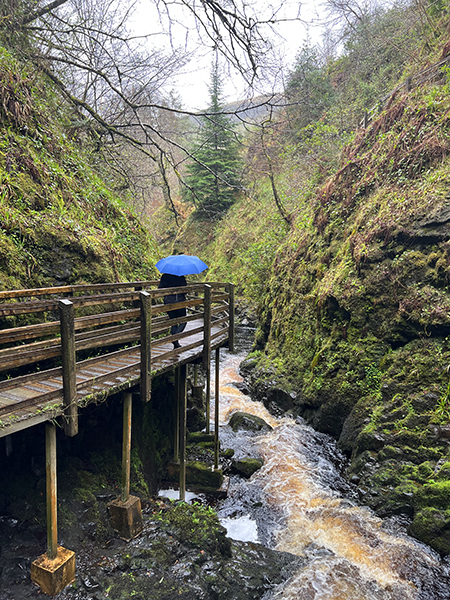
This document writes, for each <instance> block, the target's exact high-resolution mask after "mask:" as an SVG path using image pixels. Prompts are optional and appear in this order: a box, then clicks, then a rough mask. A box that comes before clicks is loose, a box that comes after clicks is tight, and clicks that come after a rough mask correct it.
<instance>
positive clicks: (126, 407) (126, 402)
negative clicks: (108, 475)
mask: <svg viewBox="0 0 450 600" xmlns="http://www.w3.org/2000/svg"><path fill="white" fill-rule="evenodd" d="M132 401H133V397H132V395H131V393H130V392H125V393H124V395H123V441H122V489H121V494H120V499H121V501H122V502H128V500H129V498H130V467H131V413H132V408H133V405H132Z"/></svg>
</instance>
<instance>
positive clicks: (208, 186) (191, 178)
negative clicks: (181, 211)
mask: <svg viewBox="0 0 450 600" xmlns="http://www.w3.org/2000/svg"><path fill="white" fill-rule="evenodd" d="M221 88H222V82H221V78H220V76H219V68H218V62H217V60H216V61H215V63H214V65H213V68H212V73H211V86H210V90H209V92H210V106H209V108H208V111H207V113H209V115H208V116H205V117H203V118H202V122H201V127H200V131H199V134H198V137H197V140H196V143H195V145H194V148H193V150H192V156H193V157H194V160H193V162H192V163H191V164H190V165H189V166H188V169H187V176H186V183H187V186H188V187H187V188H186V189H185V199H186V200H190V201H192V202H194V204H195V206H196V211H197V214H199V215H203V216H208V217H209V218H217V217H220V216H221V215H222V214H223V213H225V212H226V211H227V210H228V208H229V207H230V206H231V205H232V204H233V202H234V201H235V200H236V196H237V193H238V191H239V189H241V187H242V184H241V176H242V162H241V158H240V156H239V137H238V134H237V132H236V128H235V126H234V124H233V123H232V122H231V120H230V119H229V118H228V116H227V115H224V114H223V112H222V111H223V102H222V100H221Z"/></svg>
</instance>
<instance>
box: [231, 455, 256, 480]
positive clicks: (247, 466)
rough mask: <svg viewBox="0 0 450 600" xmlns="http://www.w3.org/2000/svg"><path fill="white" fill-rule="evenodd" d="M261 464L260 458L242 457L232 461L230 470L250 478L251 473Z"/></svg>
mask: <svg viewBox="0 0 450 600" xmlns="http://www.w3.org/2000/svg"><path fill="white" fill-rule="evenodd" d="M263 465H264V461H263V460H261V459H260V458H250V457H248V458H242V459H241V460H236V461H233V462H232V465H231V472H232V473H235V474H236V475H241V476H242V477H245V478H246V479H250V477H251V476H252V475H253V473H256V471H258V470H259V469H260V468H261V467H262V466H263Z"/></svg>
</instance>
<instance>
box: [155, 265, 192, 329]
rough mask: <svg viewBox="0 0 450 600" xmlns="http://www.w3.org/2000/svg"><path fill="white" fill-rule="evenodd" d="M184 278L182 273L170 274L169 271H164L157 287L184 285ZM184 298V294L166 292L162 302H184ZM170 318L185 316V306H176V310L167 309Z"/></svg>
mask: <svg viewBox="0 0 450 600" xmlns="http://www.w3.org/2000/svg"><path fill="white" fill-rule="evenodd" d="M186 285H187V282H186V278H185V277H184V275H170V273H164V275H163V276H162V277H161V281H160V282H159V285H158V289H163V288H170V287H182V286H186ZM185 300H186V294H168V295H167V296H164V304H175V303H177V302H184V301H185ZM167 314H168V315H169V318H170V319H177V318H179V317H185V316H186V309H185V308H178V309H176V310H169V311H168V313H167Z"/></svg>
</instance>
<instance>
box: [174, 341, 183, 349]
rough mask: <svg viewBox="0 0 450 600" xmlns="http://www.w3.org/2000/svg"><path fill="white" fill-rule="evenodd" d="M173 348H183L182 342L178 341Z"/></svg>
mask: <svg viewBox="0 0 450 600" xmlns="http://www.w3.org/2000/svg"><path fill="white" fill-rule="evenodd" d="M173 347H174V348H181V344H180V342H179V341H178V340H177V341H176V342H174V343H173Z"/></svg>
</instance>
